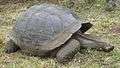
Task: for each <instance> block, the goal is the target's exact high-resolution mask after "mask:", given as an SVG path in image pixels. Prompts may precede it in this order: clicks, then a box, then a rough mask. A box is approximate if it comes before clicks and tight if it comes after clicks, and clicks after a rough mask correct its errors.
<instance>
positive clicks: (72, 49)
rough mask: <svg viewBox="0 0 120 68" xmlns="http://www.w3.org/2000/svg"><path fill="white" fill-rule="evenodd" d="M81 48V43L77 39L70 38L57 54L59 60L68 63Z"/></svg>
mask: <svg viewBox="0 0 120 68" xmlns="http://www.w3.org/2000/svg"><path fill="white" fill-rule="evenodd" d="M79 50H80V43H79V41H77V40H75V39H69V40H68V41H67V42H66V43H65V44H64V47H62V48H61V49H60V50H59V51H58V52H57V54H56V59H57V60H58V62H61V63H66V62H68V61H70V60H71V59H72V58H73V57H74V55H75V54H76V53H77V52H78V51H79Z"/></svg>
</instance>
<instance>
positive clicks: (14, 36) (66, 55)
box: [5, 4, 114, 62]
mask: <svg viewBox="0 0 120 68" xmlns="http://www.w3.org/2000/svg"><path fill="white" fill-rule="evenodd" d="M91 27H92V24H91V23H90V22H87V21H83V20H82V19H80V18H79V16H77V15H76V14H75V13H74V12H73V11H71V10H70V9H67V8H64V7H61V6H57V5H53V4H40V5H34V6H32V7H30V8H29V9H28V10H26V11H25V12H24V13H22V14H21V15H20V16H19V17H18V18H17V21H16V24H15V26H14V27H13V29H12V30H11V31H10V34H9V35H8V38H9V40H8V41H7V43H6V49H5V52H6V53H13V52H16V51H18V50H19V51H20V52H21V53H24V54H27V55H32V56H40V57H45V56H54V57H56V59H57V60H58V61H59V62H67V61H69V60H70V59H72V58H73V57H74V55H75V54H76V53H77V52H78V51H79V50H80V48H87V47H90V48H95V49H98V50H103V51H105V52H110V51H112V50H113V49H114V47H113V46H111V45H110V44H107V43H105V42H102V41H99V40H96V39H93V38H92V37H89V35H87V34H85V32H86V31H87V30H88V29H90V28H91Z"/></svg>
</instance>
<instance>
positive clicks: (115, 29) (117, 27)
mask: <svg viewBox="0 0 120 68" xmlns="http://www.w3.org/2000/svg"><path fill="white" fill-rule="evenodd" d="M111 32H112V33H115V34H119V35H120V25H114V26H112V29H111Z"/></svg>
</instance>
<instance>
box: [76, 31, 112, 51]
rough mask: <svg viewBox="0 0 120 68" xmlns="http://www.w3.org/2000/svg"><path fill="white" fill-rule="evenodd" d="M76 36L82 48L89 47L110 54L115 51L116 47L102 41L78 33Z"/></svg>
mask: <svg viewBox="0 0 120 68" xmlns="http://www.w3.org/2000/svg"><path fill="white" fill-rule="evenodd" d="M74 36H75V37H76V39H77V40H78V41H79V42H80V43H81V46H82V47H85V48H88V47H89V48H94V49H97V50H101V51H105V52H110V51H112V50H113V49H114V46H112V45H110V44H108V43H106V42H103V41H101V40H100V39H95V37H92V36H90V35H88V34H83V33H81V32H77V33H76V34H75V35H74Z"/></svg>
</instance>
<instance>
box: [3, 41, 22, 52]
mask: <svg viewBox="0 0 120 68" xmlns="http://www.w3.org/2000/svg"><path fill="white" fill-rule="evenodd" d="M19 49H20V48H19V47H18V46H17V45H16V44H15V43H14V42H13V40H9V41H7V43H6V48H5V53H8V54H10V53H13V52H16V51H18V50H19Z"/></svg>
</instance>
